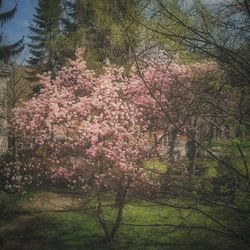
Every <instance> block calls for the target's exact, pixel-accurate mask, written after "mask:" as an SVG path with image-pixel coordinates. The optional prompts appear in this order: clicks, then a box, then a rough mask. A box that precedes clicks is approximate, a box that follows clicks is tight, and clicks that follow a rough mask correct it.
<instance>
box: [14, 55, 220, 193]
mask: <svg viewBox="0 0 250 250" xmlns="http://www.w3.org/2000/svg"><path fill="white" fill-rule="evenodd" d="M83 56H84V55H83V52H82V51H81V50H77V52H76V59H75V60H69V61H68V65H67V66H66V67H64V68H62V70H61V71H59V72H58V74H57V77H56V78H55V79H54V80H52V79H51V77H50V74H49V73H47V74H44V75H43V76H41V79H40V83H41V84H42V86H43V88H42V90H41V92H40V93H39V94H38V95H37V96H36V97H34V98H33V99H32V100H30V101H28V102H26V103H24V104H23V106H21V107H18V108H17V109H16V110H15V111H14V119H13V121H14V127H15V130H16V132H17V133H19V134H21V135H22V136H23V137H24V138H25V139H26V142H29V143H30V144H31V145H32V147H33V152H35V154H34V158H33V160H31V162H30V163H29V165H28V167H27V169H32V171H33V173H37V176H38V177H39V176H41V175H44V174H46V175H47V176H49V177H50V178H51V179H52V180H53V181H62V182H66V183H67V184H68V185H69V186H70V187H71V188H75V187H77V188H81V189H83V190H86V189H89V188H91V187H93V185H94V186H97V187H106V188H116V186H117V185H118V184H122V185H123V186H131V185H132V184H134V183H135V181H138V180H142V181H143V182H144V181H145V180H146V181H149V179H148V175H147V174H146V173H145V171H144V170H143V162H144V161H145V159H147V157H148V155H149V154H148V153H149V152H148V151H149V150H150V149H151V147H150V142H149V140H148V139H147V133H145V132H147V131H148V130H149V129H151V128H152V126H155V124H157V127H161V126H162V127H164V126H165V124H166V123H167V122H169V120H167V119H166V112H167V115H169V116H171V115H172V114H173V113H174V112H175V113H174V116H173V117H175V116H177V115H178V114H179V112H188V109H189V107H190V105H189V104H188V103H186V101H185V100H187V98H190V96H188V95H191V94H192V92H190V91H187V89H188V88H191V87H192V86H191V85H192V81H197V82H198V83H199V81H202V78H204V77H205V76H206V78H207V79H209V77H211V76H212V75H214V74H215V72H216V70H217V65H216V64H213V63H210V64H204V65H202V64H196V65H191V66H184V65H178V64H176V63H169V64H165V63H162V62H161V63H157V62H156V61H151V62H149V61H148V62H147V63H146V64H142V65H141V66H142V68H141V70H140V72H139V73H138V72H137V73H134V74H132V75H130V76H129V77H125V76H124V75H123V69H122V68H115V67H109V68H106V70H105V73H104V74H102V75H100V76H96V75H95V73H94V72H93V71H91V70H89V69H87V67H86V63H85V61H84V59H83ZM201 72H202V76H201V77H197V75H199V73H201ZM209 81H210V80H209ZM198 86H199V84H198ZM190 93H191V94H190ZM182 123H183V124H185V122H183V121H182ZM18 178H19V179H20V178H21V179H22V178H23V177H21V176H19V177H18ZM26 180H29V182H30V181H31V180H30V178H26Z"/></svg>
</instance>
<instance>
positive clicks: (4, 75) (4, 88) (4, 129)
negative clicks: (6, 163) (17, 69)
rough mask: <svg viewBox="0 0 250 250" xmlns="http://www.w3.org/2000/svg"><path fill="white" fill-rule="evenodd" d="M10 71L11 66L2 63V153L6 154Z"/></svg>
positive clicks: (0, 88)
mask: <svg viewBox="0 0 250 250" xmlns="http://www.w3.org/2000/svg"><path fill="white" fill-rule="evenodd" d="M9 73H10V69H9V66H8V65H6V64H2V63H0V155H2V154H5V153H6V152H7V150H8V134H7V82H8V80H9Z"/></svg>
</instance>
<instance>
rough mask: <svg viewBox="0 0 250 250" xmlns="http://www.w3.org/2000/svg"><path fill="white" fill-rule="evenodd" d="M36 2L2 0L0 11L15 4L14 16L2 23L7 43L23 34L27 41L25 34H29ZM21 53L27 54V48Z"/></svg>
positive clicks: (29, 0) (32, 0)
mask: <svg viewBox="0 0 250 250" xmlns="http://www.w3.org/2000/svg"><path fill="white" fill-rule="evenodd" d="M52 1H53V0H52ZM36 2H37V0H3V7H2V8H1V12H3V11H5V10H8V9H11V8H13V7H14V6H15V4H17V12H16V14H15V16H14V18H13V19H11V20H10V21H8V22H7V23H6V24H4V26H3V29H2V31H3V34H4V37H5V40H7V41H8V42H9V43H12V42H16V41H18V40H19V39H21V38H22V36H24V39H25V42H27V40H28V39H27V36H28V35H29V28H28V26H29V24H30V22H31V21H32V15H33V14H34V11H35V9H34V7H35V5H36ZM26 47H27V46H26ZM22 55H23V57H24V56H25V55H27V48H26V49H25V51H24V52H23V53H22ZM19 60H20V59H19Z"/></svg>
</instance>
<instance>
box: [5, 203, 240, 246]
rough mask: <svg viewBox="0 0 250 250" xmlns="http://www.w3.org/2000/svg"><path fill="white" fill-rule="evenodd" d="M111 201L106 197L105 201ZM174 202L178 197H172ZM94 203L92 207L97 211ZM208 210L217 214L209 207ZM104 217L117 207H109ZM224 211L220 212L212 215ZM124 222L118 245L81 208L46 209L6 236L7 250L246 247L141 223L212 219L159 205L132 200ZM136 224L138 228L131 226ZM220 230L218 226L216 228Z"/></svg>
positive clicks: (204, 233)
mask: <svg viewBox="0 0 250 250" xmlns="http://www.w3.org/2000/svg"><path fill="white" fill-rule="evenodd" d="M107 202H108V201H107ZM168 202H170V203H172V204H174V203H179V204H180V201H178V200H171V201H168ZM94 209H95V206H94V203H93V204H90V206H89V207H88V212H90V213H91V212H93V211H94ZM205 210H206V211H207V212H213V211H212V210H211V208H208V207H206V208H205ZM105 212H106V218H107V219H109V220H111V219H112V217H113V216H112V214H113V211H112V210H110V207H107V208H106V211H105ZM223 212H224V213H225V211H216V210H214V213H217V214H218V213H223ZM124 223H125V225H123V226H122V227H121V230H120V232H119V235H118V238H117V240H116V242H115V243H113V244H112V245H111V244H108V243H105V241H104V240H103V231H102V229H101V228H100V225H99V224H98V222H97V221H96V220H94V219H93V218H90V217H89V216H87V215H85V214H83V213H78V212H45V213H43V214H34V215H33V216H32V217H29V219H28V220H27V219H26V220H23V221H21V222H20V223H18V224H17V225H16V228H15V229H13V228H10V229H9V230H6V231H5V232H4V234H3V238H4V248H3V249H6V250H8V249H9V250H10V249H27V250H28V249H41V250H50V249H58V250H59V249H60V250H61V249H62V250H63V249H72V250H73V249H112V248H114V249H180V250H181V249H187V250H188V249H244V248H241V246H239V245H238V243H237V242H235V244H233V242H232V241H227V239H225V238H222V237H220V236H219V235H216V234H213V233H209V232H207V231H203V230H187V229H183V230H180V229H178V228H176V227H174V226H171V227H169V226H164V227H159V226H151V227H149V226H144V227H141V226H139V225H141V224H144V225H145V224H154V225H157V224H163V223H164V224H176V225H189V226H208V227H212V228H216V226H215V225H214V223H213V222H211V221H210V220H209V219H207V218H204V217H203V216H201V215H199V214H198V213H196V212H195V211H187V210H180V209H174V208H170V207H166V206H164V207H161V206H156V205H154V204H151V203H148V202H143V201H135V200H134V201H131V202H130V204H128V205H127V206H126V208H125V211H124ZM130 224H134V225H135V224H136V225H138V226H131V225H130ZM217 228H218V227H217Z"/></svg>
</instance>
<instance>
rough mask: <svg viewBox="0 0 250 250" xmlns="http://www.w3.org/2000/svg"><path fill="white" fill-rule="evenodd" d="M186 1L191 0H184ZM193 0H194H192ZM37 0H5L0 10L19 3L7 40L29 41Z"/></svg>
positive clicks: (7, 28)
mask: <svg viewBox="0 0 250 250" xmlns="http://www.w3.org/2000/svg"><path fill="white" fill-rule="evenodd" d="M52 1H53V0H52ZM184 1H187V2H188V1H190V0H184ZM191 1H192V0H191ZM204 1H205V2H206V3H207V4H215V3H218V2H222V1H228V0H204ZM36 3H37V0H3V7H2V8H1V11H0V12H3V11H5V10H8V9H10V8H12V7H13V6H15V4H17V12H16V14H15V16H14V18H13V19H12V20H10V21H9V22H7V23H6V24H5V25H4V26H3V29H2V30H3V34H4V37H5V40H7V41H8V42H10V43H12V42H16V41H18V40H19V39H20V38H22V36H24V39H25V42H27V41H28V37H27V36H28V35H29V28H28V27H29V24H30V23H31V21H32V15H33V14H34V12H35V9H34V8H35V6H36ZM27 56H28V48H27V46H26V49H25V50H24V52H23V53H22V56H21V57H20V58H21V59H20V58H19V59H18V60H19V61H20V60H23V58H24V57H27Z"/></svg>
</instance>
